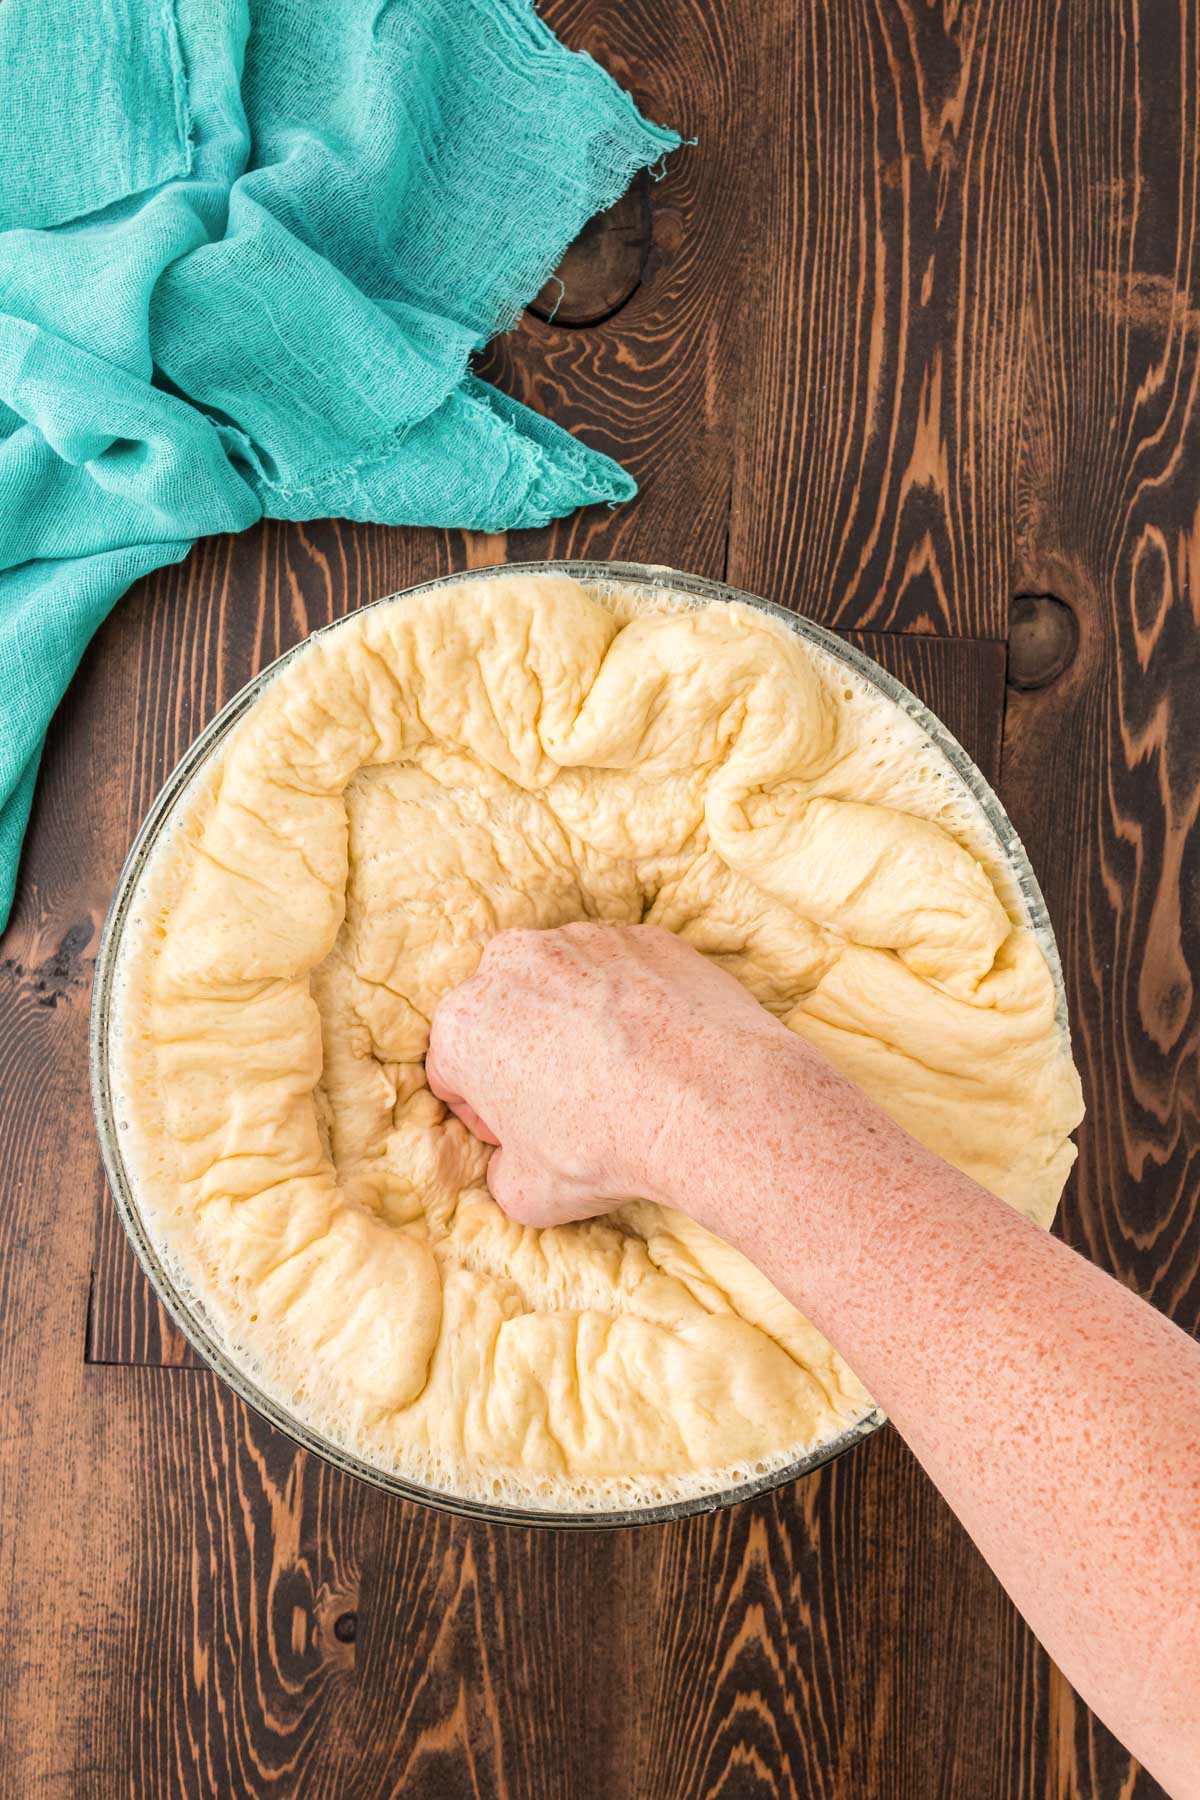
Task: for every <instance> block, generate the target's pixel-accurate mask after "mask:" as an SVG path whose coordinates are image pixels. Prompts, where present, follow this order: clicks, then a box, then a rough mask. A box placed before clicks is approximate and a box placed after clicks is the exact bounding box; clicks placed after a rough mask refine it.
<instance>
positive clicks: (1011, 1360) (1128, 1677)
mask: <svg viewBox="0 0 1200 1800" xmlns="http://www.w3.org/2000/svg"><path fill="white" fill-rule="evenodd" d="M759 1079H760V1081H761V1080H762V1079H766V1080H768V1081H769V1082H770V1083H771V1089H770V1107H769V1110H768V1111H766V1112H764V1111H763V1110H762V1109H761V1106H756V1105H749V1106H746V1107H742V1108H737V1107H734V1108H723V1109H722V1110H721V1113H720V1119H719V1122H718V1123H717V1124H716V1127H715V1130H714V1131H713V1132H711V1133H710V1134H709V1141H710V1144H711V1145H712V1149H711V1151H710V1152H706V1154H705V1155H704V1157H702V1159H701V1167H700V1170H699V1172H698V1177H697V1186H696V1195H697V1198H696V1202H695V1204H696V1207H697V1210H698V1211H699V1212H700V1213H701V1214H702V1215H704V1214H705V1213H707V1214H708V1215H709V1222H711V1223H712V1224H713V1225H714V1227H715V1228H716V1229H718V1230H721V1231H722V1233H723V1235H725V1236H727V1237H729V1238H730V1239H732V1240H733V1241H735V1242H737V1243H738V1244H739V1246H740V1247H741V1248H742V1249H744V1250H745V1251H746V1253H747V1254H748V1255H749V1256H750V1257H751V1258H752V1259H753V1260H754V1261H756V1262H757V1263H758V1264H759V1265H760V1266H761V1267H762V1268H763V1269H764V1270H765V1271H766V1272H767V1273H768V1274H769V1275H770V1276H771V1277H772V1279H773V1280H774V1281H775V1283H776V1285H777V1286H778V1287H779V1288H780V1289H781V1291H782V1292H784V1293H785V1294H786V1295H787V1296H788V1297H789V1298H790V1299H792V1300H793V1301H794V1302H795V1303H796V1305H798V1306H799V1307H801V1308H802V1310H804V1311H805V1312H806V1313H807V1314H808V1315H809V1316H810V1317H811V1318H812V1320H813V1322H814V1323H815V1324H816V1325H818V1326H819V1327H820V1329H821V1330H823V1331H824V1332H825V1334H826V1335H827V1336H828V1337H829V1338H830V1339H831V1340H832V1342H834V1343H835V1344H836V1345H837V1347H838V1348H839V1350H840V1351H841V1352H842V1354H843V1355H844V1356H845V1357H846V1360H847V1361H848V1362H849V1363H850V1364H851V1366H852V1367H853V1368H854V1370H855V1371H856V1373H857V1374H858V1375H859V1376H860V1378H861V1379H862V1380H863V1381H864V1382H865V1383H866V1385H867V1386H868V1388H869V1389H870V1390H871V1391H872V1393H873V1394H874V1395H875V1397H876V1398H877V1399H878V1400H879V1402H880V1404H881V1405H882V1406H883V1407H884V1408H885V1409H886V1410H887V1412H888V1413H889V1414H890V1416H891V1418H892V1419H893V1421H894V1423H895V1425H896V1427H897V1429H898V1430H899V1431H900V1432H901V1433H902V1435H903V1436H904V1437H905V1438H906V1440H907V1442H908V1443H909V1444H910V1446H911V1447H912V1449H913V1451H914V1452H915V1454H916V1455H917V1457H918V1458H919V1459H920V1461H921V1463H922V1464H923V1465H924V1467H925V1468H926V1470H927V1471H928V1473H929V1474H930V1476H931V1477H932V1479H933V1480H934V1481H935V1482H936V1484H937V1486H938V1487H939V1488H940V1490H941V1491H942V1493H943V1494H944V1495H945V1497H946V1499H947V1500H948V1501H949V1502H950V1504H951V1505H952V1506H953V1508H954V1510H955V1511H956V1512H957V1514H958V1515H959V1517H960V1518H961V1519H962V1521H963V1523H964V1524H965V1525H966V1527H967V1529H968V1530H969V1531H970V1532H971V1534H972V1536H973V1537H974V1538H975V1541H976V1542H977V1544H978V1545H979V1547H980V1549H981V1550H982V1552H983V1554H984V1555H985V1556H986V1557H987V1559H988V1561H989V1563H990V1564H991V1566H992V1568H993V1569H994V1570H995V1572H996V1574H997V1575H998V1576H999V1578H1000V1580H1001V1581H1002V1582H1003V1583H1004V1585H1005V1587H1006V1588H1007V1589H1008V1591H1009V1593H1010V1594H1011V1595H1012V1598H1013V1599H1014V1601H1015V1602H1016V1604H1017V1605H1018V1606H1019V1608H1020V1609H1021V1611H1022V1612H1023V1613H1024V1614H1025V1616H1026V1617H1027V1619H1028V1620H1029V1622H1030V1624H1031V1625H1032V1627H1033V1629H1034V1630H1035V1631H1036V1632H1037V1634H1038V1636H1039V1637H1040V1638H1041V1640H1042V1641H1043V1643H1044V1644H1045V1645H1046V1647H1047V1648H1048V1649H1049V1651H1050V1653H1051V1654H1052V1655H1053V1656H1054V1657H1055V1659H1056V1660H1057V1661H1058V1662H1059V1663H1060V1664H1061V1666H1062V1667H1063V1669H1064V1671H1065V1672H1066V1673H1067V1675H1068V1676H1069V1677H1070V1678H1071V1680H1072V1681H1073V1682H1074V1683H1075V1685H1076V1686H1077V1687H1078V1688H1079V1690H1080V1692H1081V1693H1082V1694H1083V1696H1084V1698H1085V1699H1086V1700H1088V1702H1089V1703H1090V1704H1091V1705H1093V1706H1094V1707H1095V1709H1096V1710H1097V1711H1098V1712H1099V1713H1100V1715H1101V1717H1103V1718H1104V1719H1105V1720H1106V1721H1107V1723H1108V1724H1109V1725H1111V1727H1112V1728H1113V1730H1114V1731H1116V1732H1117V1733H1118V1735H1120V1736H1121V1738H1122V1739H1123V1741H1124V1742H1125V1743H1126V1744H1128V1746H1129V1747H1130V1748H1131V1749H1132V1750H1133V1751H1134V1752H1135V1753H1136V1754H1138V1755H1140V1756H1141V1757H1142V1759H1143V1760H1144V1761H1145V1762H1146V1763H1147V1764H1148V1766H1149V1767H1150V1768H1151V1769H1152V1771H1153V1772H1155V1773H1156V1774H1157V1775H1158V1776H1159V1778H1160V1779H1161V1780H1163V1781H1164V1782H1165V1783H1167V1784H1168V1786H1170V1787H1171V1790H1172V1792H1174V1793H1176V1794H1178V1795H1188V1794H1195V1793H1200V1776H1198V1775H1197V1771H1198V1770H1200V1674H1198V1673H1197V1671H1200V1346H1197V1345H1196V1344H1194V1343H1192V1342H1191V1340H1190V1339H1188V1338H1186V1337H1185V1336H1184V1335H1183V1333H1182V1332H1180V1331H1179V1330H1178V1329H1177V1328H1176V1327H1175V1326H1173V1325H1172V1324H1170V1322H1169V1321H1167V1320H1166V1319H1164V1318H1163V1317H1161V1316H1160V1315H1159V1314H1157V1313H1156V1312H1154V1311H1153V1309H1151V1308H1150V1307H1148V1306H1147V1305H1145V1304H1144V1303H1143V1302H1142V1301H1140V1300H1138V1299H1137V1298H1136V1296H1134V1295H1132V1294H1130V1293H1129V1292H1127V1291H1126V1290H1125V1289H1123V1288H1121V1287H1120V1286H1119V1285H1118V1284H1117V1283H1115V1282H1113V1281H1111V1280H1110V1279H1109V1278H1108V1277H1107V1276H1105V1275H1103V1274H1102V1273H1101V1272H1100V1271H1099V1270H1097V1269H1095V1268H1093V1267H1092V1266H1091V1265H1090V1264H1088V1263H1086V1262H1085V1261H1084V1260H1083V1259H1082V1258H1081V1257H1079V1256H1077V1255H1075V1253H1074V1252H1072V1251H1071V1250H1069V1249H1067V1248H1066V1247H1065V1246H1064V1245H1062V1244H1060V1243H1058V1242H1057V1241H1055V1240H1054V1239H1051V1238H1050V1237H1048V1236H1047V1235H1046V1234H1045V1233H1043V1232H1041V1231H1039V1230H1037V1229H1036V1228H1035V1227H1034V1226H1032V1225H1030V1224H1029V1223H1028V1222H1027V1221H1025V1220H1024V1219H1022V1218H1021V1217H1019V1215H1017V1214H1016V1213H1014V1212H1013V1211H1012V1210H1011V1209H1010V1208H1008V1207H1006V1206H1004V1205H1003V1204H1002V1203H1001V1202H1000V1201H998V1200H996V1199H995V1198H994V1197H993V1196H991V1195H990V1194H987V1193H985V1192H984V1191H983V1190H982V1189H981V1188H979V1187H978V1186H977V1185H976V1184H975V1183H974V1182H972V1181H970V1180H969V1179H968V1178H967V1177H965V1176H963V1175H961V1174H959V1173H958V1172H957V1171H956V1170H953V1169H951V1168H949V1167H948V1166H947V1165H946V1164H945V1163H943V1162H941V1161H940V1159H938V1158H935V1157H933V1156H932V1155H930V1154H929V1153H928V1152H926V1151H924V1150H923V1149H922V1148H921V1147H920V1146H918V1145H916V1144H915V1143H913V1141H912V1140H911V1139H909V1138H907V1137H906V1136H904V1135H903V1134H901V1133H899V1131H898V1130H897V1129H896V1128H893V1127H892V1126H890V1124H888V1122H886V1121H882V1120H881V1119H880V1118H879V1116H878V1115H877V1114H874V1112H873V1109H869V1108H866V1107H864V1109H863V1116H862V1117H861V1118H856V1119H854V1120H852V1121H850V1120H846V1119H845V1118H842V1120H841V1123H840V1128H839V1125H838V1123H837V1121H836V1119H834V1118H831V1119H830V1120H829V1121H825V1120H823V1119H822V1117H821V1116H820V1115H821V1112H822V1108H823V1107H825V1106H828V1107H830V1108H831V1109H837V1108H840V1107H841V1106H843V1105H844V1095H842V1094H841V1093H839V1092H838V1091H837V1089H836V1087H835V1086H833V1085H831V1086H830V1088H829V1090H828V1093H827V1094H824V1093H822V1092H821V1091H820V1089H818V1091H817V1092H816V1093H815V1094H814V1089H813V1080H812V1070H811V1068H810V1067H805V1068H804V1069H803V1070H802V1071H798V1072H797V1074H796V1076H795V1078H793V1079H792V1080H790V1081H789V1075H788V1067H787V1059H786V1057H785V1058H784V1059H783V1062H782V1064H781V1065H780V1066H779V1067H776V1068H774V1069H772V1070H771V1071H770V1072H769V1073H768V1074H766V1075H765V1076H763V1075H760V1078H759ZM760 1091H761V1089H760ZM712 1117H713V1115H712V1114H710V1118H712ZM713 1140H715V1142H713ZM829 1144H835V1145H837V1147H838V1149H837V1154H836V1156H830V1154H829V1152H828V1150H822V1149H821V1146H823V1145H829ZM798 1147H799V1155H800V1160H801V1164H802V1165H803V1166H801V1167H800V1169H799V1171H798V1169H797V1149H798ZM814 1156H816V1157H818V1158H821V1159H823V1160H822V1166H821V1167H819V1168H816V1169H814V1168H813V1167H811V1166H807V1162H808V1161H811V1159H812V1158H813V1157H814ZM814 1192H815V1193H817V1194H819V1196H820V1199H819V1202H818V1203H817V1204H814V1202H813V1198H812V1196H813V1194H814Z"/></svg>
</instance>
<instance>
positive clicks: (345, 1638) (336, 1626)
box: [333, 1612, 358, 1644]
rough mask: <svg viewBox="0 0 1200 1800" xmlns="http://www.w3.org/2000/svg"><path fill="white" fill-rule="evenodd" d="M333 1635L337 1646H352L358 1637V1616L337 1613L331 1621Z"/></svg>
mask: <svg viewBox="0 0 1200 1800" xmlns="http://www.w3.org/2000/svg"><path fill="white" fill-rule="evenodd" d="M333 1635H334V1637H335V1638H336V1639H337V1641H338V1643H339V1644H352V1643H353V1642H354V1640H355V1638H356V1637H357V1636H358V1614H357V1613H352V1612H344V1613H339V1614H338V1616H337V1618H336V1619H335V1620H334V1621H333Z"/></svg>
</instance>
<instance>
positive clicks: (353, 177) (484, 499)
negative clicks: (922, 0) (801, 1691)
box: [0, 0, 679, 928]
mask: <svg viewBox="0 0 1200 1800" xmlns="http://www.w3.org/2000/svg"><path fill="white" fill-rule="evenodd" d="M678 142H679V140H678V138H677V137H676V136H675V134H674V133H673V132H670V131H665V130H662V129H661V128H659V127H658V126H655V125H651V124H649V123H647V121H646V120H644V119H643V118H642V117H641V116H640V115H639V114H638V112H637V111H636V109H635V108H634V106H633V103H632V102H631V101H630V100H629V98H628V96H627V95H625V94H624V93H622V91H621V90H620V89H619V88H618V87H617V86H616V84H615V83H614V82H613V81H612V80H611V78H610V77H609V76H608V75H606V74H605V73H604V71H603V70H602V69H600V68H599V67H598V65H597V64H596V63H594V62H593V61H592V60H591V59H590V58H589V57H586V56H583V55H579V54H575V53H572V52H569V51H568V50H566V49H565V48H564V46H563V45H562V44H561V43H560V42H559V41H558V40H557V39H556V38H555V37H554V36H553V34H552V33H551V32H550V31H549V29H548V28H547V27H546V26H545V25H543V24H542V23H541V21H540V20H539V19H538V18H537V16H536V14H535V13H534V12H533V10H532V8H531V7H530V6H529V5H528V4H527V3H526V0H391V3H390V4H388V0H254V4H253V5H250V6H247V4H245V0H4V3H3V4H0V928H2V927H3V924H4V922H5V920H6V919H7V916H8V912H9V908H10V905H11V900H12V893H13V886H14V882H15V878H16V866H17V858H18V855H19V852H20V845H21V839H22V836H23V834H24V831H25V826H26V822H27V820H28V816H29V807H30V802H31V799H32V795H33V789H34V782H35V779H36V773H37V764H38V758H39V756H40V752H41V745H42V740H43V737H44V735H45V731H46V727H47V725H48V723H49V720H50V717H51V715H52V713H53V711H54V709H55V707H56V706H57V704H58V702H59V700H60V699H61V697H62V695H63V692H64V690H65V689H66V686H67V683H68V682H69V681H70V678H71V676H72V674H73V673H74V670H75V668H76V666H77V664H78V662H79V658H80V656H81V655H82V653H83V650H84V647H85V646H86V644H87V642H88V640H89V638H90V637H91V635H92V633H93V632H94V631H95V630H96V628H97V626H98V625H99V624H100V622H101V620H102V619H103V618H104V617H105V615H106V613H107V612H108V611H109V609H110V608H111V607H112V605H113V604H114V602H115V601H116V600H117V599H119V597H120V595H121V594H122V593H123V592H124V591H125V589H126V588H127V587H128V586H129V584H130V583H131V582H132V581H134V580H136V579H137V577H138V576H140V575H144V574H146V573H147V572H148V571H149V570H151V569H154V568H157V567H159V566H161V565H163V564H165V563H171V562H178V561H179V560H180V559H181V558H182V557H183V556H185V555H186V554H187V551H188V549H189V548H190V546H191V545H192V543H193V542H194V541H195V539H196V538H197V537H200V536H203V535H205V534H206V533H209V532H216V531H240V530H243V529H244V528H245V527H246V526H247V525H250V524H252V523H253V522H254V521H255V520H256V519H259V518H261V517H262V516H263V515H264V514H265V515H267V516H268V517H271V518H284V519H311V518H318V517H327V516H330V515H340V516H342V517H346V518H351V519H377V520H383V521H387V522H390V523H397V524H408V525H432V526H441V527H457V528H462V529H475V530H480V531H506V530H512V529H515V528H518V527H522V526H534V525H542V524H545V523H547V522H548V521H549V520H550V519H553V518H557V517H560V516H561V515H562V514H564V513H568V512H571V511H572V510H573V509H574V508H575V507H577V506H580V505H583V504H587V503H589V502H593V501H610V502H611V501H616V500H623V499H627V498H628V497H629V496H630V495H631V494H632V493H633V492H634V484H633V481H632V480H631V478H630V477H629V476H628V475H627V474H626V473H625V472H624V471H623V470H622V469H621V468H620V467H619V465H618V464H616V463H614V462H612V461H611V460H610V459H609V458H608V457H606V456H602V455H600V454H599V453H598V452H596V451H593V450H590V449H587V448H586V447H585V446H584V445H582V444H580V443H578V442H576V440H575V439H573V438H571V437H570V436H568V434H567V433H566V432H564V431H562V430H560V429H559V428H558V427H557V426H555V425H553V424H551V423H550V422H549V421H547V420H545V419H542V418H540V417H538V416H537V415H536V414H535V413H532V412H530V411H529V410H528V409H527V408H525V407H523V406H520V405H518V404H517V403H516V402H515V401H512V400H509V399H507V398H505V397H504V396H503V395H501V394H499V393H497V392H496V391H495V390H494V389H492V388H489V387H488V386H486V385H485V384H484V383H483V382H481V381H479V380H477V379H476V378H474V377H473V376H472V375H471V374H470V373H469V370H468V359H469V357H470V355H471V353H472V352H473V351H475V350H476V349H478V348H479V347H480V346H481V345H482V344H484V343H485V342H486V341H487V339H488V338H489V337H491V336H492V335H493V334H494V333H495V332H496V331H498V330H502V329H504V328H506V327H507V326H509V325H510V324H511V323H512V322H513V321H514V319H515V318H516V316H517V314H518V313H519V311H520V309H521V307H522V306H523V305H524V304H525V303H526V302H527V301H528V300H529V298H530V297H531V296H532V295H533V294H534V293H535V292H536V291H537V289H538V288H539V287H540V286H541V285H542V283H543V282H544V281H545V279H546V277H547V276H548V274H549V273H550V271H551V270H552V269H553V268H554V266H555V264H556V263H557V261H558V259H559V257H560V256H561V254H562V252H563V250H564V249H565V247H566V245H567V244H568V243H569V242H570V241H571V239H572V238H573V237H574V236H575V235H576V234H577V232H578V231H579V229H580V227H581V226H582V225H583V224H584V222H585V220H587V219H588V218H589V217H590V216H591V215H592V214H593V213H595V212H597V211H599V210H600V209H601V208H603V207H605V206H608V205H610V204H611V203H612V202H613V201H614V200H615V199H616V198H617V197H618V196H619V195H620V194H621V193H622V192H623V190H624V189H625V187H626V186H627V185H628V183H629V181H630V179H631V177H632V176H633V174H634V173H635V171H636V170H637V169H639V168H641V167H643V166H644V165H646V164H648V163H653V162H657V161H658V160H659V159H660V158H661V157H662V156H663V154H664V153H665V152H666V151H668V150H671V149H673V148H674V147H675V146H676V145H677V143H678Z"/></svg>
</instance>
